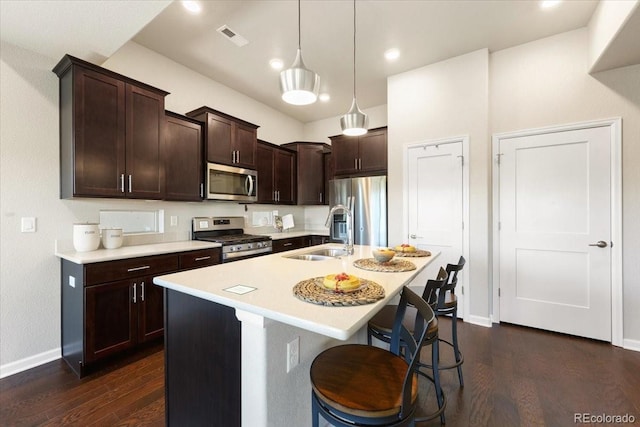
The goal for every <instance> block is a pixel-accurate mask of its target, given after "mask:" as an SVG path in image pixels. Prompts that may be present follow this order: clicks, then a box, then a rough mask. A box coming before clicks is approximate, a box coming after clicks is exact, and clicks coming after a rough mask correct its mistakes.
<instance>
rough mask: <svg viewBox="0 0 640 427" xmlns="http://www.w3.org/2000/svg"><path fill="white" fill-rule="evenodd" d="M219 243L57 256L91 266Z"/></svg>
mask: <svg viewBox="0 0 640 427" xmlns="http://www.w3.org/2000/svg"><path fill="white" fill-rule="evenodd" d="M220 246H221V245H220V244H219V243H212V242H202V241H197V240H185V241H182V242H170V243H155V244H148V245H137V246H123V247H120V248H118V249H97V250H95V251H90V252H76V251H70V252H59V251H57V250H56V256H57V257H59V258H62V259H66V260H67V261H71V262H73V263H75V264H91V263H94V262H103V261H114V260H118V259H126V258H137V257H143V256H150V255H162V254H170V253H175V252H187V251H195V250H198V249H209V248H216V247H220Z"/></svg>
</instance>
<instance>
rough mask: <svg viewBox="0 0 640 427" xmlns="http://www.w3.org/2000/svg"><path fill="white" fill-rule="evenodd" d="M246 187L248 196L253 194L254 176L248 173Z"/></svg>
mask: <svg viewBox="0 0 640 427" xmlns="http://www.w3.org/2000/svg"><path fill="white" fill-rule="evenodd" d="M247 184H248V185H247ZM244 189H245V191H246V192H247V196H251V194H252V193H253V176H251V175H247V179H245V181H244Z"/></svg>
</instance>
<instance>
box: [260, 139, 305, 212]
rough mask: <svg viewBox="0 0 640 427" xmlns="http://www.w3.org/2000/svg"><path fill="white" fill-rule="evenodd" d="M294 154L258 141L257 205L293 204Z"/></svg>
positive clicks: (294, 184) (294, 185)
mask: <svg viewBox="0 0 640 427" xmlns="http://www.w3.org/2000/svg"><path fill="white" fill-rule="evenodd" d="M295 161H296V154H295V152H293V151H290V150H287V149H284V148H281V147H279V146H277V145H274V144H271V143H268V142H266V141H260V140H258V147H257V171H258V203H274V204H289V205H291V204H295V187H296V183H295V178H296V176H295V169H296V165H295Z"/></svg>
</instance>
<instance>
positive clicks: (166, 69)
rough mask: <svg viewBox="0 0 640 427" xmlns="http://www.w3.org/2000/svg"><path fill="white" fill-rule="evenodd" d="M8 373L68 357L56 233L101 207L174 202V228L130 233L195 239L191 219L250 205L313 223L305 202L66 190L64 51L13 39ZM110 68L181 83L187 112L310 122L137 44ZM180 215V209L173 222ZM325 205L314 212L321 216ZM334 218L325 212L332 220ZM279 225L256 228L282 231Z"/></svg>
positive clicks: (5, 276) (2, 204)
mask: <svg viewBox="0 0 640 427" xmlns="http://www.w3.org/2000/svg"><path fill="white" fill-rule="evenodd" d="M0 54H1V56H0V64H1V68H0V81H1V87H0V89H1V90H0V108H1V109H0V124H1V126H0V132H1V133H0V137H1V145H0V154H1V163H0V185H1V188H0V189H1V191H0V208H1V211H0V235H1V237H2V239H1V246H0V251H1V252H0V337H1V340H0V376H4V375H7V374H10V373H11V372H15V371H19V370H23V369H26V368H28V367H30V366H35V365H37V364H40V363H43V362H46V361H48V360H52V359H56V358H58V357H60V261H59V259H58V258H56V257H55V256H54V242H55V241H56V240H60V241H62V243H63V244H65V243H66V244H67V245H69V244H70V242H71V238H72V226H73V223H74V222H82V221H96V222H97V221H98V219H99V216H98V215H99V211H100V209H114V208H115V209H164V210H165V230H166V232H165V234H164V235H159V236H153V237H145V238H137V239H127V241H128V242H129V243H146V242H150V241H175V240H187V239H189V238H190V237H189V233H190V222H189V221H190V219H191V218H192V217H194V216H200V215H248V216H249V217H250V215H251V214H252V212H253V211H271V210H272V209H278V210H279V211H280V213H281V214H286V213H291V214H293V215H294V220H295V222H296V228H298V227H300V228H302V227H304V223H305V220H306V219H308V217H307V215H305V208H303V207H298V206H275V207H274V206H272V205H252V206H249V207H248V211H247V212H245V211H244V207H243V206H241V205H238V204H235V203H225V202H205V203H184V202H159V201H158V202H153V201H150V202H147V201H127V200H116V199H76V200H60V199H59V198H58V194H59V184H58V183H59V136H58V77H57V76H56V75H55V74H54V73H53V72H51V69H52V68H53V66H54V65H55V64H56V63H57V62H58V60H59V59H60V58H48V57H44V56H41V55H39V54H36V53H33V52H30V51H27V50H24V49H21V48H18V47H15V46H12V45H10V44H6V43H3V44H2V48H1V49H0ZM105 65H107V66H108V68H111V69H113V70H115V71H117V72H121V73H122V74H124V75H128V76H131V77H133V78H137V79H138V80H141V81H143V82H148V83H150V84H152V85H155V86H157V87H159V88H161V89H165V90H167V91H171V92H172V94H171V95H169V97H168V98H167V108H168V109H173V110H175V111H177V112H179V113H184V112H187V111H189V110H191V109H194V108H197V107H200V106H202V105H209V106H210V107H212V108H216V109H219V110H221V111H225V112H228V113H229V114H232V115H235V116H237V117H239V118H242V119H245V120H247V121H249V122H253V123H255V124H258V125H262V126H261V128H259V129H258V135H259V137H261V138H264V139H267V140H272V141H273V142H279V143H281V142H289V141H295V140H299V139H300V138H301V137H302V135H303V125H302V124H301V123H299V122H297V121H295V120H293V119H291V118H290V117H288V116H285V115H283V114H280V113H278V112H276V111H275V110H273V109H272V108H269V107H266V106H265V105H263V104H260V103H258V102H256V101H254V100H252V99H250V98H248V97H246V96H244V95H241V94H239V93H238V92H235V91H232V90H230V89H229V88H227V87H225V86H222V85H220V84H218V83H216V82H214V81H212V80H210V79H207V78H205V77H203V76H201V75H199V74H197V73H194V72H192V71H190V70H188V69H186V68H184V67H182V66H180V65H178V64H176V63H174V62H172V61H169V60H167V59H166V58H163V57H161V56H159V55H157V54H156V53H154V52H152V51H149V50H147V49H144V48H142V47H140V46H139V45H136V44H128V45H126V46H124V47H123V48H122V49H121V50H120V51H118V52H117V53H116V54H115V55H114V56H113V57H112V58H111V59H110V60H108V61H107V64H105ZM25 216H33V217H36V218H37V232H36V233H31V234H23V233H20V218H21V217H25ZM170 216H178V226H176V227H171V226H170V225H169V223H168V221H169V217H170ZM319 216H322V214H314V213H313V212H311V213H310V214H309V218H310V219H311V220H312V221H313V222H315V223H318V222H320V219H319V218H316V217H319ZM323 220H324V219H322V221H323ZM272 230H273V229H272V228H270V227H266V228H264V229H252V231H253V232H257V231H265V232H267V231H272Z"/></svg>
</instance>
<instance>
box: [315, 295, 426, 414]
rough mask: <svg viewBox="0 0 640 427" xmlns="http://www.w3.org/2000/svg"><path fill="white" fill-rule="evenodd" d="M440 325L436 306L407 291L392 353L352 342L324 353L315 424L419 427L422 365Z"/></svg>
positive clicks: (393, 334)
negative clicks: (410, 319) (407, 322)
mask: <svg viewBox="0 0 640 427" xmlns="http://www.w3.org/2000/svg"><path fill="white" fill-rule="evenodd" d="M407 304H411V305H412V306H414V307H415V310H416V316H415V319H416V321H415V323H414V325H413V329H414V331H413V333H411V332H409V331H408V330H407V328H406V327H405V326H404V325H403V322H402V321H403V319H404V318H405V312H406V310H407ZM435 321H436V317H435V314H434V312H433V310H432V309H431V307H430V306H429V305H428V304H427V303H426V302H425V301H424V300H423V299H422V298H420V296H418V295H416V294H415V293H414V292H413V291H411V290H410V289H409V288H407V287H404V288H403V289H402V295H401V297H400V304H399V305H398V310H397V312H396V314H395V319H394V322H393V327H392V331H391V341H390V350H384V349H381V348H378V347H373V346H369V345H360V344H347V345H341V346H337V347H332V348H330V349H328V350H325V351H324V352H322V353H320V354H319V355H318V356H317V357H316V358H315V359H314V361H313V363H312V364H311V371H310V375H311V387H312V393H311V416H312V426H313V427H318V426H319V419H318V416H319V415H322V417H323V418H324V419H325V420H327V421H329V422H330V423H331V424H332V425H334V426H343V427H353V426H354V425H358V426H415V411H416V404H417V399H418V377H417V364H418V362H419V359H420V349H421V347H422V346H423V343H424V341H425V339H426V338H427V335H428V330H429V324H430V323H432V322H435ZM436 342H437V339H436Z"/></svg>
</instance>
